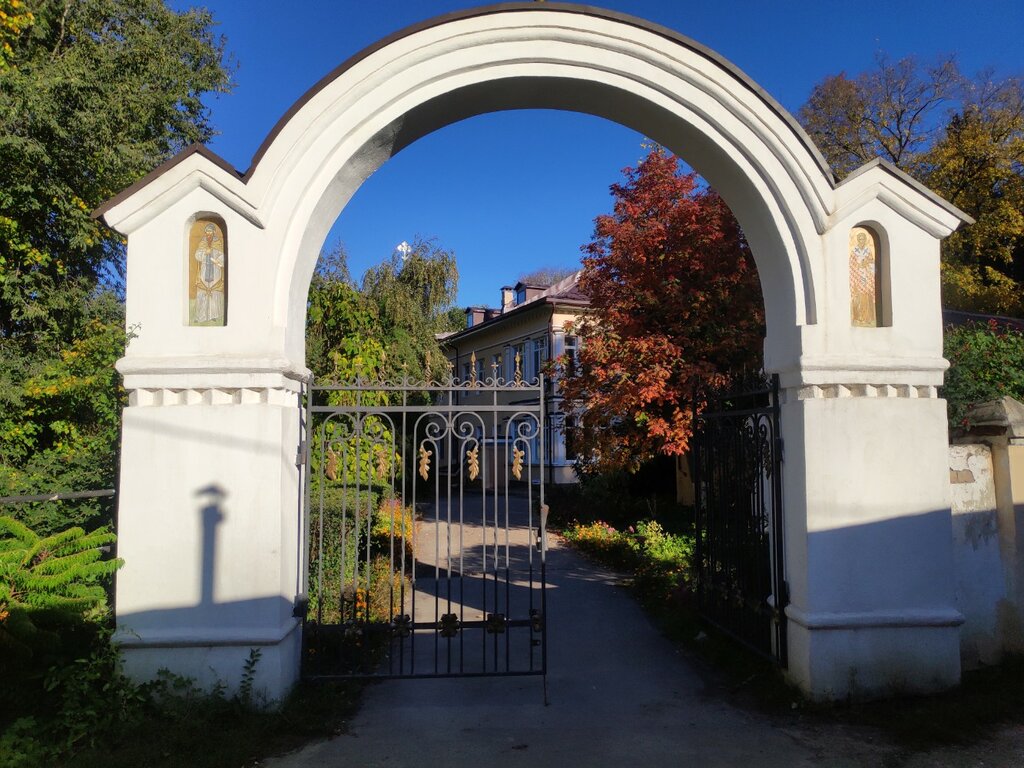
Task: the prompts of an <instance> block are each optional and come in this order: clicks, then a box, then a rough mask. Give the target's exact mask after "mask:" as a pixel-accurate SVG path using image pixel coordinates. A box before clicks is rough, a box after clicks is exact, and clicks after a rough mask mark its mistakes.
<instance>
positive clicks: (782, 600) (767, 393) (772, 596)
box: [693, 375, 788, 666]
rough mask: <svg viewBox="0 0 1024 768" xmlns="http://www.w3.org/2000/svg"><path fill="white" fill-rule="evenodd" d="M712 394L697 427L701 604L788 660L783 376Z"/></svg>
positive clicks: (714, 618) (718, 622) (720, 621)
mask: <svg viewBox="0 0 1024 768" xmlns="http://www.w3.org/2000/svg"><path fill="white" fill-rule="evenodd" d="M705 398H706V400H707V402H706V406H705V409H704V411H703V413H701V414H700V415H699V416H695V430H694V473H693V479H694V484H695V486H696V521H697V526H696V528H697V546H696V558H697V594H698V600H699V605H700V610H701V613H702V614H703V616H704V617H705V618H706V619H707V620H708V621H710V622H711V623H712V624H714V625H715V626H717V627H719V628H720V629H722V630H723V631H724V632H726V633H727V634H729V635H731V636H732V637H734V638H735V639H737V640H739V641H740V642H742V643H744V644H745V645H747V646H749V647H750V648H752V649H753V650H755V651H757V652H758V653H761V654H763V655H765V656H768V657H770V658H773V659H775V660H776V661H778V662H779V663H780V664H781V665H782V666H785V665H786V618H785V607H786V604H787V602H788V598H787V591H786V582H785V569H784V564H783V508H782V476H781V470H782V438H781V435H780V432H779V379H778V376H777V375H773V376H772V377H771V378H768V377H765V376H756V377H753V379H751V377H746V378H744V379H743V380H741V381H738V382H737V383H736V385H735V386H734V387H733V388H731V389H729V390H727V391H722V392H716V393H714V394H712V395H710V396H707V395H705ZM698 399H700V398H698V397H695V398H694V402H695V403H696V402H697V400H698Z"/></svg>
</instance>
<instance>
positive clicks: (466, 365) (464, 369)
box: [462, 363, 470, 383]
mask: <svg viewBox="0 0 1024 768" xmlns="http://www.w3.org/2000/svg"><path fill="white" fill-rule="evenodd" d="M469 370H470V369H469V363H463V364H462V381H463V383H466V382H468V381H469Z"/></svg>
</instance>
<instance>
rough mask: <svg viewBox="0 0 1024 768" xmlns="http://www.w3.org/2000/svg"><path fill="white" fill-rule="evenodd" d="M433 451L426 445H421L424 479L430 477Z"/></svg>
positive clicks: (421, 465) (421, 466)
mask: <svg viewBox="0 0 1024 768" xmlns="http://www.w3.org/2000/svg"><path fill="white" fill-rule="evenodd" d="M433 453H434V452H433V451H428V450H427V448H426V446H425V445H422V444H421V445H420V477H422V478H423V479H424V480H427V479H429V478H430V457H431V455H432V454H433Z"/></svg>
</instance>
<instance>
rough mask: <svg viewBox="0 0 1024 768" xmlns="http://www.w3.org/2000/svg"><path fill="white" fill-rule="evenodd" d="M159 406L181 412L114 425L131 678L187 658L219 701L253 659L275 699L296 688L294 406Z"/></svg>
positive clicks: (148, 409)
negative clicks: (218, 686) (253, 652)
mask: <svg viewBox="0 0 1024 768" xmlns="http://www.w3.org/2000/svg"><path fill="white" fill-rule="evenodd" d="M164 396H165V397H166V398H170V397H172V396H174V397H177V398H180V400H179V402H178V404H176V405H173V406H172V405H168V404H161V405H154V404H149V405H136V406H133V407H129V408H127V409H125V413H124V421H123V434H122V441H123V442H122V444H123V448H122V464H121V491H120V493H121V498H120V505H119V510H120V511H119V518H118V521H117V530H118V551H119V554H120V555H121V556H122V557H124V559H125V566H124V568H122V569H121V571H119V572H118V576H117V595H116V611H117V624H118V630H117V640H118V642H120V643H121V644H122V646H123V647H124V648H125V649H126V650H127V653H126V658H127V666H128V669H129V670H131V671H133V672H135V673H138V674H139V675H140V677H143V678H145V677H147V676H152V675H154V674H155V673H156V671H157V670H158V669H160V668H161V667H170V668H172V669H175V666H174V664H172V662H174V661H175V660H179V661H180V660H187V661H188V663H187V665H186V666H185V667H184V669H188V670H191V672H190V674H192V673H195V674H198V675H199V676H200V677H201V678H202V679H203V680H205V681H208V682H209V681H213V680H221V681H223V682H224V683H226V684H227V686H228V687H229V689H230V688H231V687H233V686H235V685H237V684H238V681H239V679H240V676H241V673H242V667H241V664H242V662H243V661H244V660H245V658H246V657H247V656H248V654H249V650H250V649H251V648H259V649H261V653H262V654H263V658H262V659H261V660H260V664H259V665H258V666H257V670H256V672H257V682H258V683H259V687H261V688H263V689H265V690H266V691H267V693H268V695H269V696H270V697H271V698H275V699H276V698H280V697H281V696H282V695H283V694H284V693H286V692H287V689H288V688H289V687H290V684H291V682H293V681H294V680H295V679H296V677H297V672H298V667H297V656H294V654H295V646H294V644H295V643H296V642H297V641H296V639H295V636H296V635H297V634H298V633H297V632H296V629H297V626H298V621H297V620H296V619H295V618H293V617H292V609H293V606H294V603H295V600H296V596H297V595H299V594H301V593H302V592H303V585H302V584H301V583H300V580H299V575H298V574H299V573H300V551H301V549H300V548H301V544H300V540H299V536H300V533H301V530H302V528H301V526H300V525H299V524H298V520H299V514H300V510H299V508H298V506H297V501H298V490H297V484H298V473H297V469H296V467H295V448H294V446H296V445H297V441H298V410H297V407H296V405H297V403H296V402H295V397H294V394H292V395H291V397H290V399H291V402H290V403H284V404H270V403H260V402H254V403H235V402H232V398H235V397H239V398H241V397H243V396H246V395H245V394H244V393H243V392H239V391H235V392H232V391H230V390H208V391H206V392H204V393H201V394H197V393H195V391H193V392H187V391H186V392H177V393H173V395H172V394H171V392H170V391H169V390H168V391H166V392H165V394H164ZM191 396H196V397H198V398H205V399H206V400H207V401H208V402H206V403H203V402H202V400H201V399H200V402H197V403H193V404H187V403H186V402H185V400H186V399H187V398H188V397H191ZM248 396H251V397H253V398H254V399H258V398H259V397H260V395H259V394H257V395H251V394H250V395H248ZM218 398H221V399H222V404H213V402H209V401H215V400H216V399H218ZM293 656H294V661H295V662H296V663H295V664H294V665H292V666H291V667H289V670H290V671H289V672H288V674H287V675H286V676H285V677H283V678H282V677H281V676H280V675H278V674H276V672H275V670H276V669H280V668H282V667H281V665H282V664H284V663H286V662H285V661H283V659H290V658H292V657H293ZM199 659H201V660H202V663H201V665H200V666H195V665H197V664H199V661H197V660H199ZM214 662H216V663H214ZM209 667H212V671H211V670H210V669H209ZM143 672H148V674H143ZM211 675H213V678H211Z"/></svg>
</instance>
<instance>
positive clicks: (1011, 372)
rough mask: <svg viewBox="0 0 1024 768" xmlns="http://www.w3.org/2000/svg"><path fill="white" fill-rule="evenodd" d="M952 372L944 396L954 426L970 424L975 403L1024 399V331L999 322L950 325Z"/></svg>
mask: <svg viewBox="0 0 1024 768" xmlns="http://www.w3.org/2000/svg"><path fill="white" fill-rule="evenodd" d="M944 346H945V349H944V354H945V356H946V358H947V359H948V360H949V371H948V372H947V373H946V383H945V386H943V388H942V396H943V397H944V398H945V399H946V405H947V408H948V409H949V424H950V426H951V427H953V428H954V429H955V428H957V427H965V426H968V419H967V413H968V411H969V410H970V408H971V406H973V405H977V404H979V403H984V402H986V401H989V400H998V399H999V398H1001V397H1005V396H1009V397H1013V398H1016V399H1017V400H1021V401H1024V333H1021V332H1020V331H1017V330H1013V329H1012V328H1006V327H1002V326H1000V325H999V324H998V323H996V322H995V321H993V322H990V323H987V324H980V323H971V324H968V325H964V326H958V327H953V328H948V329H947V330H946V334H945V344H944Z"/></svg>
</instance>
